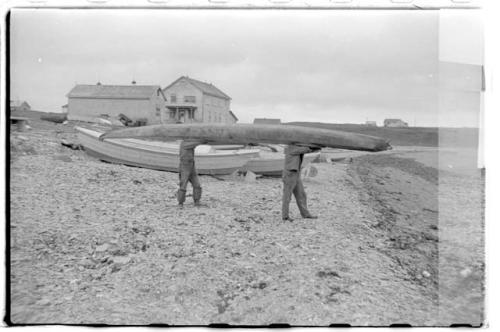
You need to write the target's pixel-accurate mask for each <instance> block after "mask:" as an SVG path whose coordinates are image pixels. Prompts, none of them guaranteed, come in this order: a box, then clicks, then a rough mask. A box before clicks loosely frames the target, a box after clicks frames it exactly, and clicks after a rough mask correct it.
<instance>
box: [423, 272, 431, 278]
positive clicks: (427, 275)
mask: <svg viewBox="0 0 500 332" xmlns="http://www.w3.org/2000/svg"><path fill="white" fill-rule="evenodd" d="M422 275H423V276H424V277H425V278H429V277H430V276H431V274H430V273H429V272H427V271H424V272H422Z"/></svg>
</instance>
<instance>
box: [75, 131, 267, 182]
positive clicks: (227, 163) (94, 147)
mask: <svg viewBox="0 0 500 332" xmlns="http://www.w3.org/2000/svg"><path fill="white" fill-rule="evenodd" d="M75 129H76V130H77V131H78V138H79V140H80V143H81V144H82V145H83V147H84V149H85V151H86V152H87V154H89V155H91V156H93V157H96V158H98V159H100V160H104V161H107V162H111V163H115V164H123V165H129V166H137V167H143V168H150V169H155V170H162V171H170V172H178V168H179V144H178V143H176V142H156V141H145V140H140V139H105V140H104V141H100V140H99V137H100V136H101V134H102V133H101V132H98V131H95V130H90V129H86V128H81V127H75ZM208 150H210V152H208ZM258 153H259V151H258V150H251V149H242V150H214V151H213V150H212V149H210V147H208V148H207V146H198V147H197V148H196V150H195V162H196V169H197V171H198V173H199V174H209V175H224V174H231V173H233V172H234V171H237V170H239V169H242V168H243V166H244V165H245V164H246V163H247V162H248V161H249V160H250V159H251V158H255V157H257V156H258Z"/></svg>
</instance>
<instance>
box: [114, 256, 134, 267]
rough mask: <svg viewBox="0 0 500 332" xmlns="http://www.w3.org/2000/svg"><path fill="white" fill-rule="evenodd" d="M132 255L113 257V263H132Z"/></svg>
mask: <svg viewBox="0 0 500 332" xmlns="http://www.w3.org/2000/svg"><path fill="white" fill-rule="evenodd" d="M130 260H131V259H130V257H128V256H118V257H113V263H115V264H119V265H125V264H128V263H130Z"/></svg>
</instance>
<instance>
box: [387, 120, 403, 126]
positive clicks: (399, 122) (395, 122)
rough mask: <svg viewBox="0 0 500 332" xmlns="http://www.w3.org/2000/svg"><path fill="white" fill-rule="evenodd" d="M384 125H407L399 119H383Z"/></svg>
mask: <svg viewBox="0 0 500 332" xmlns="http://www.w3.org/2000/svg"><path fill="white" fill-rule="evenodd" d="M384 127H408V123H407V122H404V121H403V120H401V119H385V120H384Z"/></svg>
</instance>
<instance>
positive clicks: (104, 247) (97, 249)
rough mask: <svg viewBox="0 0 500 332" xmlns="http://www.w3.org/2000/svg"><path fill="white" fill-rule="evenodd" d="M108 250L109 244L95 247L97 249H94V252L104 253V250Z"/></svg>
mask: <svg viewBox="0 0 500 332" xmlns="http://www.w3.org/2000/svg"><path fill="white" fill-rule="evenodd" d="M108 249H109V244H107V243H104V244H102V245H100V246H97V247H96V248H95V252H105V251H106V250H108Z"/></svg>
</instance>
